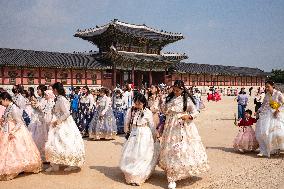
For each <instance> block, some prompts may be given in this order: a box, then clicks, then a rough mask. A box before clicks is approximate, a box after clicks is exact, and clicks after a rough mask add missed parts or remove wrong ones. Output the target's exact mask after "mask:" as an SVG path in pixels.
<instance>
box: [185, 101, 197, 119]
mask: <svg viewBox="0 0 284 189" xmlns="http://www.w3.org/2000/svg"><path fill="white" fill-rule="evenodd" d="M187 112H188V113H189V115H190V116H191V117H192V119H195V118H196V117H197V115H198V114H199V112H198V111H197V109H196V106H195V104H194V103H193V102H192V100H191V99H190V98H188V99H187Z"/></svg>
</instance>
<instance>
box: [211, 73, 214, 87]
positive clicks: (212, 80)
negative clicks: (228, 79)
mask: <svg viewBox="0 0 284 189" xmlns="http://www.w3.org/2000/svg"><path fill="white" fill-rule="evenodd" d="M213 85H214V83H213V75H211V86H213Z"/></svg>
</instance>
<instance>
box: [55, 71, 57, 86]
mask: <svg viewBox="0 0 284 189" xmlns="http://www.w3.org/2000/svg"><path fill="white" fill-rule="evenodd" d="M56 82H57V69H55V83H56Z"/></svg>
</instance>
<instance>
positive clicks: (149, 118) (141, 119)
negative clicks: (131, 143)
mask: <svg viewBox="0 0 284 189" xmlns="http://www.w3.org/2000/svg"><path fill="white" fill-rule="evenodd" d="M142 114H143V116H142ZM131 118H132V125H131V126H138V127H139V126H140V127H141V126H148V127H150V129H151V130H152V129H153V128H154V121H153V113H152V112H151V110H149V109H148V108H145V109H144V110H133V111H132V115H131V109H129V110H128V111H127V114H126V120H125V125H124V132H126V133H127V132H128V131H129V127H130V121H131Z"/></svg>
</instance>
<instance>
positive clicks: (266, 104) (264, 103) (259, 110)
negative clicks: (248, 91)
mask: <svg viewBox="0 0 284 189" xmlns="http://www.w3.org/2000/svg"><path fill="white" fill-rule="evenodd" d="M268 104H269V97H268V95H267V94H266V95H265V96H264V99H263V102H262V104H261V106H260V108H259V109H258V112H262V110H263V109H264V107H265V106H268Z"/></svg>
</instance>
